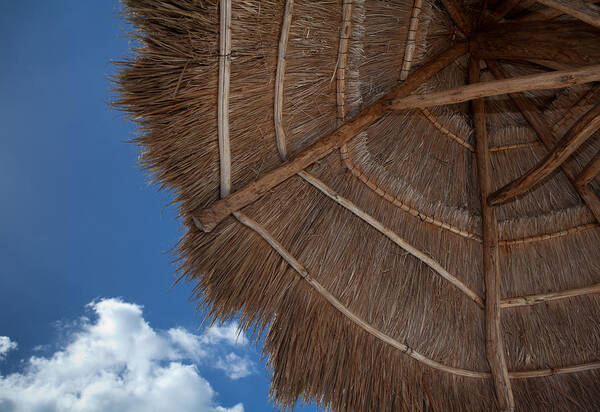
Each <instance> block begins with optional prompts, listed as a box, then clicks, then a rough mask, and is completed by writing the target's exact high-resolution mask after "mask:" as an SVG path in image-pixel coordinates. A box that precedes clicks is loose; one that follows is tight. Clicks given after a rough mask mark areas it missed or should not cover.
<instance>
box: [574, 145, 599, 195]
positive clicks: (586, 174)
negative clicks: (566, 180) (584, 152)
mask: <svg viewBox="0 0 600 412" xmlns="http://www.w3.org/2000/svg"><path fill="white" fill-rule="evenodd" d="M598 174H600V151H599V152H598V153H596V155H595V156H594V157H593V158H592V160H590V162H589V163H588V164H587V166H586V167H585V168H584V169H583V171H582V172H581V173H580V174H579V175H578V176H577V178H576V179H575V186H577V187H582V186H585V185H587V184H588V183H590V182H591V181H592V180H594V178H595V177H596V176H598Z"/></svg>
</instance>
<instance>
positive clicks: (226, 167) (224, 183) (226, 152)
mask: <svg viewBox="0 0 600 412" xmlns="http://www.w3.org/2000/svg"><path fill="white" fill-rule="evenodd" d="M219 9H220V22H219V91H218V97H217V99H218V104H217V117H218V126H217V134H218V139H219V174H220V193H221V197H222V198H223V197H226V196H227V195H229V192H230V191H231V149H230V144H229V78H230V74H231V0H221V1H220V3H219Z"/></svg>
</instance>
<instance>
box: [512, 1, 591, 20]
mask: <svg viewBox="0 0 600 412" xmlns="http://www.w3.org/2000/svg"><path fill="white" fill-rule="evenodd" d="M586 1H587V2H588V3H598V0H586ZM563 14H565V13H564V12H562V11H560V10H558V9H553V8H551V7H545V8H543V9H540V10H535V11H532V12H531V13H527V14H524V15H522V16H519V17H517V18H516V19H515V21H540V20H551V19H553V18H555V17H558V16H561V15H563Z"/></svg>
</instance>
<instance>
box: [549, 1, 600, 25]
mask: <svg viewBox="0 0 600 412" xmlns="http://www.w3.org/2000/svg"><path fill="white" fill-rule="evenodd" d="M537 2H538V3H541V4H543V5H544V6H548V7H552V8H553V9H556V10H558V11H560V12H562V13H565V14H569V15H571V16H573V17H575V18H576V19H579V20H581V21H583V22H585V23H587V24H591V25H592V26H596V27H600V8H599V7H598V6H596V5H594V4H590V3H589V2H586V1H584V0H568V1H566V0H537Z"/></svg>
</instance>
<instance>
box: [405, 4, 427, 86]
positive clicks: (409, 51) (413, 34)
mask: <svg viewBox="0 0 600 412" xmlns="http://www.w3.org/2000/svg"><path fill="white" fill-rule="evenodd" d="M414 1H415V2H414V4H413V8H412V13H411V16H410V24H409V26H408V35H407V39H406V48H405V50H404V59H403V62H402V70H401V71H400V80H406V78H407V77H408V73H409V72H410V67H411V66H412V62H413V56H414V54H415V49H416V48H417V28H418V27H419V14H421V7H422V6H423V0H414Z"/></svg>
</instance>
